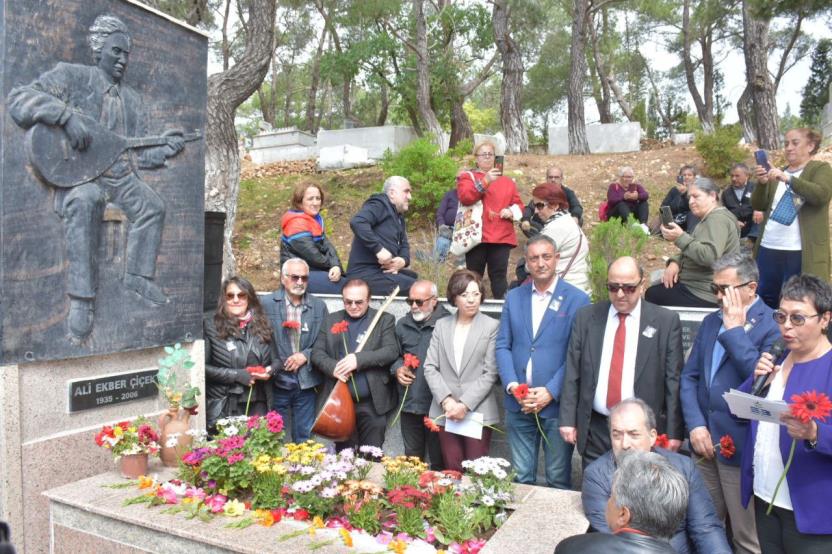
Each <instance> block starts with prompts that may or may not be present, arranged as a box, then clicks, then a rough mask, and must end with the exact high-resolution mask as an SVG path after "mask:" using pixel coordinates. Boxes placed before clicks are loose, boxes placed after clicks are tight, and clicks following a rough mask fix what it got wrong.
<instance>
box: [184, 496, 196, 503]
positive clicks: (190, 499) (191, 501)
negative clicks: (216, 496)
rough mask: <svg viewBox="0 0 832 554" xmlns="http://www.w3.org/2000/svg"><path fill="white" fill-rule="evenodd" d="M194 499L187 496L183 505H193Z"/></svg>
mask: <svg viewBox="0 0 832 554" xmlns="http://www.w3.org/2000/svg"><path fill="white" fill-rule="evenodd" d="M193 501H194V499H193V498H192V497H190V496H186V497H185V498H183V499H182V504H191V503H193Z"/></svg>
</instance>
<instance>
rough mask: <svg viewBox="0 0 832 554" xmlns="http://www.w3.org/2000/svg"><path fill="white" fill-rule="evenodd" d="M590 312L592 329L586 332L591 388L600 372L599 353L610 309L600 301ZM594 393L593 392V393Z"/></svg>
mask: <svg viewBox="0 0 832 554" xmlns="http://www.w3.org/2000/svg"><path fill="white" fill-rule="evenodd" d="M592 311H593V314H592V321H590V322H589V324H590V326H591V327H592V329H590V331H589V333H587V342H589V344H588V345H587V346H588V349H589V353H590V356H591V357H592V359H591V360H590V361H591V362H592V366H591V367H592V371H593V376H592V390H593V391H594V390H595V387H596V386H597V385H598V375H599V374H600V372H601V353H602V351H603V349H604V332H605V331H606V328H607V314H608V313H609V311H610V303H609V302H602V303H600V304H597V308H594V309H593V310H592ZM593 394H594V393H593Z"/></svg>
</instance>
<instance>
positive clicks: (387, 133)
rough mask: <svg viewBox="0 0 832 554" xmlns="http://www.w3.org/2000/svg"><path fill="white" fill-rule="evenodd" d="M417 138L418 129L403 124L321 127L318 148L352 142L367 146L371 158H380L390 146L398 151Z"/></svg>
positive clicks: (362, 146) (393, 150)
mask: <svg viewBox="0 0 832 554" xmlns="http://www.w3.org/2000/svg"><path fill="white" fill-rule="evenodd" d="M416 138H417V135H416V131H414V130H413V128H412V127H405V126H401V125H386V126H384V127H361V128H358V129H333V130H327V129H321V130H320V131H318V148H324V147H326V146H341V145H344V144H350V145H352V146H360V147H361V148H366V149H367V151H368V153H369V156H370V158H374V159H379V158H381V157H382V156H383V155H384V151H385V150H387V149H388V148H389V149H390V150H391V151H392V152H398V151H399V150H401V149H402V148H403V147H405V146H407V145H408V144H410V143H411V142H413V141H414V140H416Z"/></svg>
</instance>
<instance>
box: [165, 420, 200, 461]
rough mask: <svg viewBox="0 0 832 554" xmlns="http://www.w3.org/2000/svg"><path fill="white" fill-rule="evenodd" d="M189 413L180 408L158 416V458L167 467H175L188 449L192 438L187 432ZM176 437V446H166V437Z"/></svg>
mask: <svg viewBox="0 0 832 554" xmlns="http://www.w3.org/2000/svg"><path fill="white" fill-rule="evenodd" d="M190 418H191V413H190V412H189V411H187V410H183V409H181V408H170V409H169V410H168V411H167V412H165V413H164V414H162V415H160V416H159V435H160V437H159V440H160V445H161V447H162V449H161V452H160V453H159V457H160V458H161V459H162V463H163V464H165V465H166V466H168V467H177V466H178V465H179V460H181V459H182V456H184V455H185V454H186V453H187V452H188V451H189V450H190V449H191V444H192V443H193V441H194V438H193V437H192V436H191V435H188V434H187V432H188V430H189V429H190V428H191V426H190ZM171 435H177V439H176V445H175V446H167V444H168V437H169V436H171Z"/></svg>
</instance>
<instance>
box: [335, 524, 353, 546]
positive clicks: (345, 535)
mask: <svg viewBox="0 0 832 554" xmlns="http://www.w3.org/2000/svg"><path fill="white" fill-rule="evenodd" d="M338 532H339V533H341V540H342V541H344V546H346V547H347V548H352V535H350V532H349V531H347V530H346V529H344V528H343V527H341V528H340V529H338Z"/></svg>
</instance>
